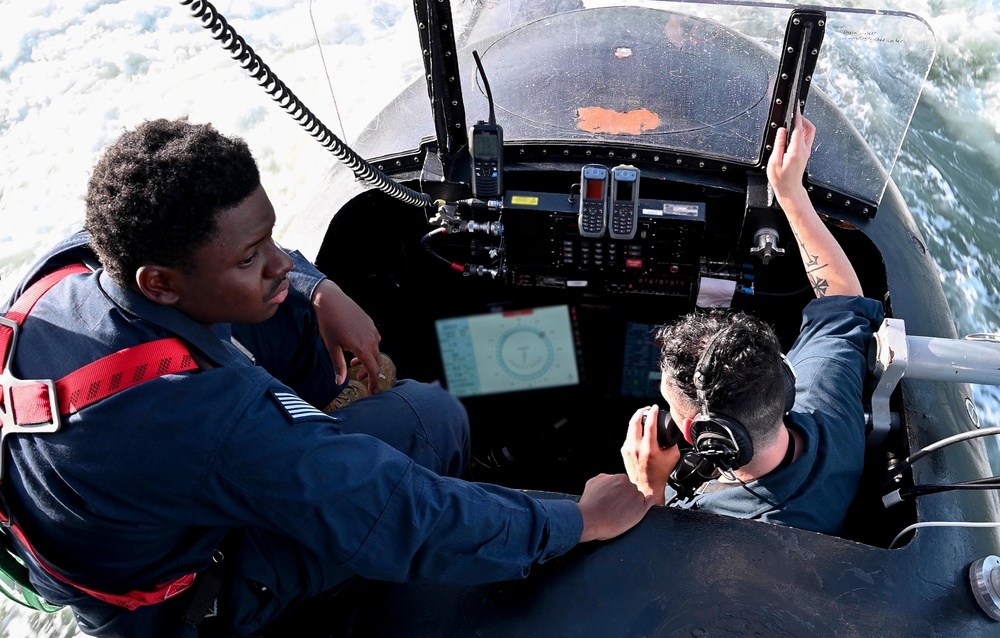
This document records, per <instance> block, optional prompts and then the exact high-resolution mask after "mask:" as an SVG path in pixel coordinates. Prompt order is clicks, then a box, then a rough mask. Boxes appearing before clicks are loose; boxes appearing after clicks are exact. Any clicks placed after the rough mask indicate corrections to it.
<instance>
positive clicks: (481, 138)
mask: <svg viewBox="0 0 1000 638" xmlns="http://www.w3.org/2000/svg"><path fill="white" fill-rule="evenodd" d="M472 142H473V144H474V145H475V149H474V150H475V151H476V157H477V158H479V159H496V156H497V136H496V135H494V134H492V133H479V132H475V133H473V136H472Z"/></svg>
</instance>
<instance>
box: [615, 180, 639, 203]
mask: <svg viewBox="0 0 1000 638" xmlns="http://www.w3.org/2000/svg"><path fill="white" fill-rule="evenodd" d="M617 184H618V186H617V188H616V190H615V197H616V200H615V201H619V202H631V201H632V189H633V187H634V186H635V182H633V181H627V182H623V181H621V180H619V181H618V182H617Z"/></svg>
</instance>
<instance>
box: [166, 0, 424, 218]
mask: <svg viewBox="0 0 1000 638" xmlns="http://www.w3.org/2000/svg"><path fill="white" fill-rule="evenodd" d="M180 3H181V4H182V5H184V6H187V7H188V8H189V9H190V11H191V15H192V16H193V17H195V18H196V19H197V20H198V21H199V22H201V26H202V27H204V28H205V29H208V30H209V31H210V32H211V33H212V38H213V39H215V40H218V41H219V43H221V44H222V47H223V48H224V49H225V50H226V51H229V53H230V55H231V56H232V58H233V60H236V62H238V63H239V65H240V66H241V67H243V70H245V71H246V72H247V73H248V74H249V75H250V77H252V78H253V79H255V80H256V81H257V84H259V85H260V86H261V88H263V89H264V91H265V92H267V94H268V95H270V96H271V99H272V100H274V101H275V102H277V103H278V105H279V106H281V108H282V109H284V111H285V112H286V113H288V114H289V115H291V116H292V119H294V120H295V121H296V122H298V124H299V126H301V127H302V128H303V129H305V130H306V132H307V133H309V135H311V136H312V137H313V139H315V140H316V141H317V142H319V143H320V144H321V145H322V146H323V148H325V149H327V150H328V151H330V152H331V153H333V154H334V156H335V157H336V158H337V159H339V160H340V161H341V162H343V163H344V164H346V165H347V167H348V168H350V169H351V170H352V171H353V172H354V174H355V175H356V176H357V177H358V179H360V180H362V181H364V182H366V183H368V184H371V185H372V186H375V187H376V188H378V189H379V190H381V191H382V192H384V193H386V194H388V195H389V196H391V197H393V198H395V199H398V200H399V201H401V202H403V203H405V204H410V205H412V206H420V207H424V206H430V205H431V202H432V200H431V197H430V195H427V194H426V193H419V192H417V191H415V190H413V189H412V188H408V187H406V186H403V185H402V184H400V183H398V182H396V181H394V180H393V179H391V178H390V177H389V176H387V175H386V174H385V173H383V172H382V171H380V170H379V169H377V168H375V167H374V166H372V165H371V164H369V163H368V162H367V161H366V160H365V159H364V158H363V157H361V156H360V155H358V154H357V153H356V152H354V149H352V148H351V147H350V146H348V145H346V144H344V142H342V141H341V140H340V138H338V137H337V136H336V135H334V133H333V132H332V131H331V130H330V129H328V128H327V127H326V125H325V124H323V122H321V121H320V120H319V118H317V117H316V116H315V115H313V113H312V111H310V110H309V109H308V108H307V107H306V105H305V104H303V103H302V102H301V101H299V99H298V98H297V97H295V94H294V93H292V91H291V90H290V89H289V88H288V87H287V86H285V83H284V82H282V81H281V79H280V78H278V76H277V75H275V74H274V72H273V71H271V69H270V67H268V66H267V64H266V63H265V62H264V61H263V60H262V59H261V58H260V56H259V55H257V54H256V53H255V52H254V50H253V49H252V48H251V47H250V45H249V44H247V43H246V41H245V40H244V39H243V37H242V36H240V34H238V33H236V30H235V29H233V27H231V26H230V25H229V23H228V22H227V21H226V19H225V18H224V17H223V16H222V15H221V14H220V13H219V12H218V11H217V10H216V9H215V7H214V6H212V5H211V3H209V2H207V1H206V0H180Z"/></svg>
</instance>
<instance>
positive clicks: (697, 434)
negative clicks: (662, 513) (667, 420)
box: [668, 328, 795, 499]
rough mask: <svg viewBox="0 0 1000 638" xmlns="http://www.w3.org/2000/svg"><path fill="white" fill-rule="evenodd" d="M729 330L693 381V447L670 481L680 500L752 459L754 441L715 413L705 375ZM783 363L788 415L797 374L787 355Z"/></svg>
mask: <svg viewBox="0 0 1000 638" xmlns="http://www.w3.org/2000/svg"><path fill="white" fill-rule="evenodd" d="M728 330H729V328H723V329H722V330H720V331H719V332H717V333H716V334H715V336H713V337H712V339H711V340H710V341H709V342H708V344H707V345H706V346H705V350H704V351H703V352H702V354H701V357H700V358H699V359H698V363H697V365H696V366H695V369H694V377H693V378H692V382H693V383H694V387H695V391H696V392H697V393H698V403H699V404H700V406H701V413H700V414H698V416H696V417H695V418H694V421H693V422H692V423H691V432H690V437H691V447H690V448H689V449H687V450H686V451H684V453H683V454H682V455H681V459H680V461H679V462H678V463H677V466H676V467H675V468H674V470H673V472H671V473H670V477H669V478H668V483H669V485H670V487H672V488H674V491H676V492H677V496H678V497H680V498H684V499H688V498H691V497H692V496H694V493H695V491H696V490H697V489H698V488H699V487H701V485H702V484H704V483H705V482H707V481H710V480H711V479H713V478H714V477H715V472H716V470H717V469H718V470H722V471H724V472H727V471H730V470H735V469H737V468H740V467H742V466H744V465H746V464H747V463H749V462H750V460H751V459H753V440H752V439H751V438H750V433H749V432H747V429H746V427H744V425H743V424H742V423H740V422H739V421H738V420H736V419H734V418H733V417H731V416H729V415H728V414H723V413H721V412H713V411H712V410H711V408H710V407H709V404H708V389H709V388H710V387H711V385H710V384H709V383H708V380H707V379H706V376H707V373H708V370H709V368H710V364H711V362H712V358H713V355H714V352H715V348H716V344H717V343H718V341H719V337H720V336H722V335H723V334H724V333H726V332H727V331H728ZM781 362H782V369H783V371H784V373H785V375H784V376H785V408H784V411H785V414H787V413H788V412H789V411H790V410H791V409H792V406H793V405H794V404H795V371H794V370H793V369H792V366H791V364H790V363H789V362H788V360H787V359H786V358H785V356H784V355H782V356H781ZM675 427H676V426H675Z"/></svg>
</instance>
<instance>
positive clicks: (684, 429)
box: [680, 416, 694, 443]
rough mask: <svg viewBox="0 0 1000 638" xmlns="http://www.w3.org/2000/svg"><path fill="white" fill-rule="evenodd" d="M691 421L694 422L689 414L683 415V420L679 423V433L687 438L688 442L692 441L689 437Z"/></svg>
mask: <svg viewBox="0 0 1000 638" xmlns="http://www.w3.org/2000/svg"><path fill="white" fill-rule="evenodd" d="M692 423H694V419H693V418H691V417H689V416H686V417H684V420H683V421H682V422H681V424H680V430H681V434H683V435H684V438H685V439H686V440H687V442H688V443H694V441H693V440H692V439H691V424H692Z"/></svg>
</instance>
